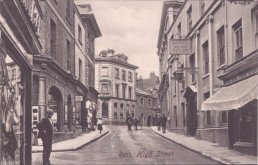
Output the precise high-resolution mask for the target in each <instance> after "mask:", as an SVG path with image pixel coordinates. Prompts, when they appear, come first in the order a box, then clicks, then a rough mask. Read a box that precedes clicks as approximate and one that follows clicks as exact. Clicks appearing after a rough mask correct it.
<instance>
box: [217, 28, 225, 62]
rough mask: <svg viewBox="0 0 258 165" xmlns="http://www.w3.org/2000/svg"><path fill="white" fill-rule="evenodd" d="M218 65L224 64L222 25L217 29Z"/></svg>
mask: <svg viewBox="0 0 258 165" xmlns="http://www.w3.org/2000/svg"><path fill="white" fill-rule="evenodd" d="M217 47H218V48H217V51H218V65H219V66H221V65H223V64H225V33H224V26H223V27H222V28H220V29H219V30H218V31H217Z"/></svg>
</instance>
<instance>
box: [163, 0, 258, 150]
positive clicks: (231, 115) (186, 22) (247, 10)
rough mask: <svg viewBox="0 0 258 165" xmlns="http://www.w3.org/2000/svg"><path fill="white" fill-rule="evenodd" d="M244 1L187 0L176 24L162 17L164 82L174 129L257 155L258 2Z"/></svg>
mask: <svg viewBox="0 0 258 165" xmlns="http://www.w3.org/2000/svg"><path fill="white" fill-rule="evenodd" d="M244 3H246V4H245V5H242V4H238V2H236V3H231V2H230V1H227V0H223V1H215V0H214V1H205V0H204V1H199V2H198V3H196V1H192V0H187V1H185V2H184V3H183V4H182V5H181V8H180V10H179V12H178V13H177V14H176V15H175V17H174V19H173V21H172V23H171V22H167V21H166V20H167V19H168V20H169V18H168V15H166V14H165V15H162V19H161V25H162V26H161V27H160V34H159V44H158V49H159V56H160V67H161V68H162V71H164V74H162V77H161V78H162V79H161V84H167V85H165V86H166V89H167V93H168V95H167V96H168V97H167V98H168V100H169V101H166V106H167V107H168V111H169V112H170V114H171V119H172V123H171V131H175V132H178V133H182V134H186V135H190V136H196V137H197V138H199V139H203V140H208V141H211V142H216V143H219V144H220V145H222V146H228V147H229V148H233V149H236V150H239V151H242V152H246V153H249V154H257V152H256V150H257V140H256V139H257V124H256V123H257V117H256V116H257V115H256V114H257V93H256V92H254V91H257V83H256V82H257V76H256V75H257V66H258V65H257V60H254V59H257V55H258V54H257V40H258V39H257V19H258V17H257V3H255V2H249V3H247V2H244ZM164 6H166V3H164ZM167 11H168V9H167V8H164V7H163V13H167ZM239 11H241V12H239ZM166 18H167V19H166ZM184 18H187V19H184ZM165 25H167V26H165ZM161 41H164V42H161ZM168 45H170V46H168ZM182 46H183V47H184V48H185V49H180V48H179V47H182ZM164 60H167V61H168V62H167V63H166V62H165V63H164ZM247 61H249V62H247ZM251 84H254V85H251ZM160 88H164V86H162V87H160ZM160 91H161V92H160V93H162V92H163V91H164V90H160ZM162 94H163V93H162Z"/></svg>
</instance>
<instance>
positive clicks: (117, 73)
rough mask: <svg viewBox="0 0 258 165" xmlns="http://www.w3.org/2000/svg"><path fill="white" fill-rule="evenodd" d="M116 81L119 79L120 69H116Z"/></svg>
mask: <svg viewBox="0 0 258 165" xmlns="http://www.w3.org/2000/svg"><path fill="white" fill-rule="evenodd" d="M115 79H119V69H118V68H115Z"/></svg>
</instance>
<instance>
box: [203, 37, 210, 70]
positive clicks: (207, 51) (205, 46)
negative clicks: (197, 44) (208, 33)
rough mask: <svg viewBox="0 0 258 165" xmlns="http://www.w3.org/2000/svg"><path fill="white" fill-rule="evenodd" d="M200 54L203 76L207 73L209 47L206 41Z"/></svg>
mask: <svg viewBox="0 0 258 165" xmlns="http://www.w3.org/2000/svg"><path fill="white" fill-rule="evenodd" d="M202 50H203V51H202V52H203V62H204V74H208V73H209V45H208V41H206V42H205V43H204V44H203V45H202Z"/></svg>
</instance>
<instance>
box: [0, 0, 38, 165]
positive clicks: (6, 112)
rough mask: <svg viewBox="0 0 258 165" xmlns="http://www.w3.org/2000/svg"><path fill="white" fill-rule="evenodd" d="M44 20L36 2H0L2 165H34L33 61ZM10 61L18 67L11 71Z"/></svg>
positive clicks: (6, 0)
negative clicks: (32, 138) (9, 68)
mask: <svg viewBox="0 0 258 165" xmlns="http://www.w3.org/2000/svg"><path fill="white" fill-rule="evenodd" d="M32 9H33V12H32ZM32 13H33V14H34V15H32ZM41 19H42V13H41V10H40V8H39V5H38V1H37V0H27V1H22V0H2V1H0V117H1V120H0V121H1V124H0V145H1V146H0V164H1V165H6V164H21V165H30V164H31V133H32V132H31V129H32V116H31V115H32V107H31V98H32V97H31V90H32V88H31V87H32V58H33V56H34V55H36V54H39V53H40V49H41V45H40V43H39V40H38V37H37V31H38V27H39V25H40V22H41ZM21 29H22V30H21ZM10 62H12V63H14V64H15V66H16V67H14V68H13V69H12V70H8V68H7V63H10ZM18 72H19V74H18ZM16 80H19V82H17V81H16ZM15 82H16V83H15Z"/></svg>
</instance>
